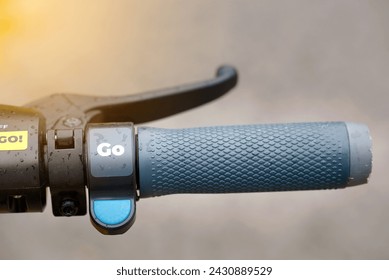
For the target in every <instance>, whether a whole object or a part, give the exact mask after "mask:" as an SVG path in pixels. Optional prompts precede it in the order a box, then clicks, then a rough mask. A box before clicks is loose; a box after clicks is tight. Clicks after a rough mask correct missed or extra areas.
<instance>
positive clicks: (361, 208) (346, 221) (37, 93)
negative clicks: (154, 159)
mask: <svg viewBox="0 0 389 280" xmlns="http://www.w3.org/2000/svg"><path fill="white" fill-rule="evenodd" d="M388 10H389V2H388V1H384V0H381V1H354V0H344V1H338V0H329V1H312V0H297V1H287V0H285V1H265V0H256V1H255V0H214V1H207V0H187V1H179V0H164V1H157V0H142V1H140V0H139V1H108V0H105V1H76V0H68V1H59V0H55V1H54V0H53V1H22V0H0V97H1V103H2V104H9V105H17V106H20V105H24V104H26V103H28V102H31V101H33V100H35V99H37V98H41V97H44V96H48V95H50V94H52V93H59V92H67V93H80V94H90V95H92V94H93V95H122V94H133V93H138V92H142V91H147V90H152V89H158V88H163V87H168V86H174V85H178V84H181V83H187V82H192V81H197V80H202V79H207V78H209V77H212V76H213V75H214V72H215V70H216V68H217V67H218V66H219V65H221V64H225V63H228V64H232V65H235V66H236V67H237V68H238V70H239V73H240V81H239V85H238V86H237V88H236V89H234V90H233V91H232V92H231V93H230V94H228V95H226V96H225V97H223V98H221V99H219V100H217V101H214V102H212V103H209V104H207V105H205V106H202V107H200V108H197V109H194V110H191V111H188V112H186V113H182V114H179V115H176V116H172V117H169V118H166V119H163V120H160V121H156V122H152V123H148V124H147V125H149V126H156V127H166V128H180V127H195V126H210V125H228V124H256V123H276V122H306V121H335V120H344V121H354V122H362V123H365V124H367V125H368V126H369V128H370V130H371V134H372V136H373V144H374V147H373V155H374V162H373V173H372V176H371V178H370V182H369V184H368V185H364V186H358V187H353V188H348V189H344V190H331V191H306V192H285V193H260V194H241V195H236V194H234V195H232V194H231V195H230V194H225V195H173V196H167V197H160V198H149V199H145V200H141V201H140V202H139V203H138V212H137V221H136V222H135V224H134V226H133V227H132V228H131V229H130V231H128V232H127V233H126V234H124V235H121V236H103V235H101V234H100V233H98V232H97V231H96V230H95V229H94V228H93V226H92V225H91V224H90V222H89V218H88V216H85V217H77V218H55V217H53V216H52V214H51V206H50V201H48V206H47V207H46V211H45V212H44V213H43V214H41V213H37V214H2V215H0V224H1V227H0V248H1V250H0V258H1V259H388V258H389V224H387V221H388V219H389V203H388V200H389V189H388V187H387V184H388V183H387V182H388V179H387V177H386V176H387V171H385V170H387V166H388V158H389V151H388V145H387V140H388V137H389V132H388V120H387V117H388V116H389V111H388V105H387V104H388V101H389V95H388V91H389V81H388V74H389V32H388V26H389V16H388V13H387V11H388Z"/></svg>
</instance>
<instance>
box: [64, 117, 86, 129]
mask: <svg viewBox="0 0 389 280" xmlns="http://www.w3.org/2000/svg"><path fill="white" fill-rule="evenodd" d="M63 124H64V125H65V126H67V127H76V126H79V125H81V124H82V120H80V119H79V118H76V117H69V118H67V119H65V120H64V121H63Z"/></svg>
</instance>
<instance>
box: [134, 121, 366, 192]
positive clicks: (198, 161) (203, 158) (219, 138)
mask: <svg viewBox="0 0 389 280" xmlns="http://www.w3.org/2000/svg"><path fill="white" fill-rule="evenodd" d="M137 160H138V186H139V192H140V197H141V198H144V197H152V196H161V195H168V194H175V193H237V192H270V191H291V190H317V189H336V188H344V187H347V186H352V185H359V184H363V183H366V182H367V179H368V177H369V175H370V172H371V161H372V154H371V138H370V135H369V130H368V128H367V127H366V126H365V125H363V124H355V123H345V122H327V123H292V124H264V125H244V126H219V127H200V128H187V129H161V128H150V127H140V128H138V159H137Z"/></svg>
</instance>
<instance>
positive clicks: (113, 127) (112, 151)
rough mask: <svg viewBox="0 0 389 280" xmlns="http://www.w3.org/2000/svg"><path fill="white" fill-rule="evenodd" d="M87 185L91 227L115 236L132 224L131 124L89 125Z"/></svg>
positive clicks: (134, 198)
mask: <svg viewBox="0 0 389 280" xmlns="http://www.w3.org/2000/svg"><path fill="white" fill-rule="evenodd" d="M86 147H87V148H86V151H87V153H86V155H87V159H86V160H87V169H86V173H87V185H88V189H89V210H90V211H89V213H90V217H91V221H92V224H93V225H94V226H95V227H96V228H97V230H99V231H100V232H102V233H105V234H119V233H123V232H125V231H127V230H128V229H129V228H130V226H131V225H132V224H133V223H134V221H135V200H136V197H137V195H136V183H135V181H136V180H135V174H136V166H135V132H134V126H133V124H132V123H106V124H89V125H88V126H87V129H86Z"/></svg>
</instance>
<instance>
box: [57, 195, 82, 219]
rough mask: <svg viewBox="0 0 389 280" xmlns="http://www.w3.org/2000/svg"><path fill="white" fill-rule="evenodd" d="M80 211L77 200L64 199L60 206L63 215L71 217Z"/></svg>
mask: <svg viewBox="0 0 389 280" xmlns="http://www.w3.org/2000/svg"><path fill="white" fill-rule="evenodd" d="M77 212H78V206H77V204H76V202H75V201H73V200H70V199H66V200H64V201H62V204H61V207H60V213H61V215H62V216H66V217H71V216H74V215H76V214H77Z"/></svg>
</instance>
